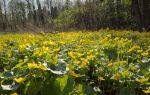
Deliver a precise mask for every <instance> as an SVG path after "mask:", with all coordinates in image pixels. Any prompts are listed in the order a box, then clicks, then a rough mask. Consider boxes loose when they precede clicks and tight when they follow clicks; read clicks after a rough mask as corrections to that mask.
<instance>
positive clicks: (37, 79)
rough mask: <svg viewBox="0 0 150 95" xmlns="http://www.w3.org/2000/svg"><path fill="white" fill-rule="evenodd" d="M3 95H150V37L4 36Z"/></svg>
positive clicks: (0, 54) (103, 33) (0, 51)
mask: <svg viewBox="0 0 150 95" xmlns="http://www.w3.org/2000/svg"><path fill="white" fill-rule="evenodd" d="M0 83H1V84H0V95H150V33H139V32H133V31H114V30H99V31H95V32H90V31H86V32H82V31H79V32H58V33H43V32H41V33H38V34H0Z"/></svg>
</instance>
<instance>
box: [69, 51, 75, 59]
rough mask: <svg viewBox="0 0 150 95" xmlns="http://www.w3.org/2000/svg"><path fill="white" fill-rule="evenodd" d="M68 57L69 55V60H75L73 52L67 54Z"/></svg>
mask: <svg viewBox="0 0 150 95" xmlns="http://www.w3.org/2000/svg"><path fill="white" fill-rule="evenodd" d="M68 55H69V57H71V58H73V59H75V58H76V57H75V54H74V52H72V51H71V52H68Z"/></svg>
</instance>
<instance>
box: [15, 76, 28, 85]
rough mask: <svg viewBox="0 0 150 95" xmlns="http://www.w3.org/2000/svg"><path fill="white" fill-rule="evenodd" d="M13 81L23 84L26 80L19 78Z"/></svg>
mask: <svg viewBox="0 0 150 95" xmlns="http://www.w3.org/2000/svg"><path fill="white" fill-rule="evenodd" d="M14 80H15V81H16V82H17V83H19V84H21V83H24V81H25V80H26V78H23V77H20V78H14Z"/></svg>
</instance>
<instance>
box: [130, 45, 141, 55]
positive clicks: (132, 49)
mask: <svg viewBox="0 0 150 95" xmlns="http://www.w3.org/2000/svg"><path fill="white" fill-rule="evenodd" d="M136 49H140V46H137V45H136V46H133V47H131V48H130V49H129V50H128V52H129V53H130V52H132V51H134V50H136Z"/></svg>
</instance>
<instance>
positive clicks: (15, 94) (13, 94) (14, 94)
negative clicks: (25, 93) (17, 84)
mask: <svg viewBox="0 0 150 95" xmlns="http://www.w3.org/2000/svg"><path fill="white" fill-rule="evenodd" d="M10 95H18V94H17V93H12V94H10Z"/></svg>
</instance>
